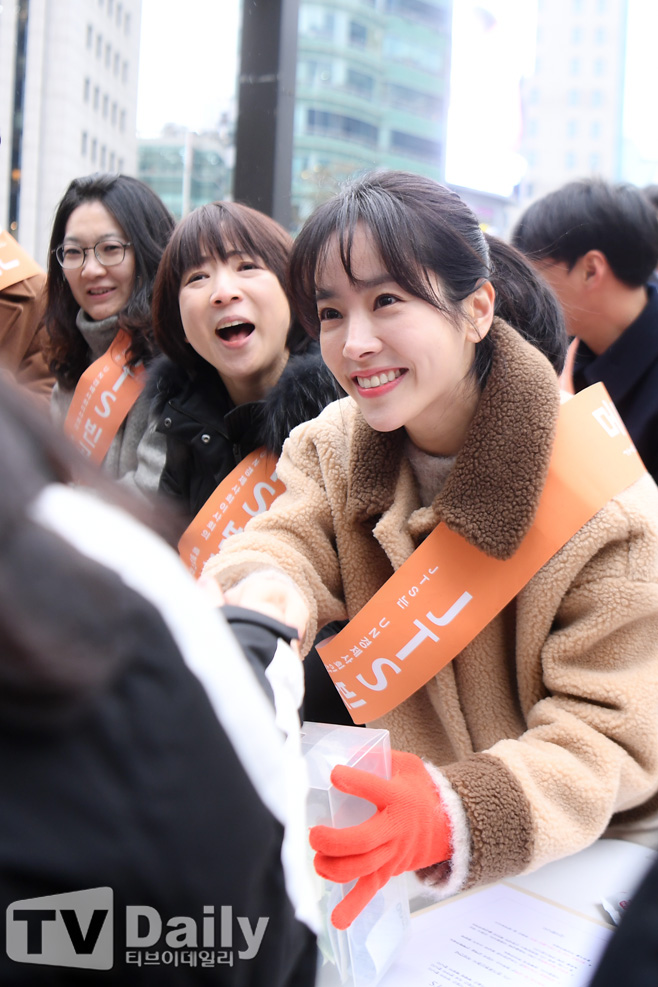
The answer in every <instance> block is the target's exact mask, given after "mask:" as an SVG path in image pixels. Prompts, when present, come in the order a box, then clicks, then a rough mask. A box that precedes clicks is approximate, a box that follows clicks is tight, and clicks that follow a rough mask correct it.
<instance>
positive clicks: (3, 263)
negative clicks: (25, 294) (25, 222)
mask: <svg viewBox="0 0 658 987" xmlns="http://www.w3.org/2000/svg"><path fill="white" fill-rule="evenodd" d="M35 274H43V268H41V267H39V265H38V264H37V262H36V261H35V260H32V258H31V257H30V255H29V254H28V253H26V252H25V250H23V248H22V247H21V245H20V243H17V242H16V240H14V238H13V236H12V235H11V233H7V231H6V230H2V231H0V291H3V290H4V289H5V288H10V287H11V286H12V285H13V284H18V282H19V281H26V280H27V279H28V278H32V277H34V275H35Z"/></svg>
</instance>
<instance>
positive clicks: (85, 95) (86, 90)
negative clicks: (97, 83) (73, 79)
mask: <svg viewBox="0 0 658 987" xmlns="http://www.w3.org/2000/svg"><path fill="white" fill-rule="evenodd" d="M90 92H91V80H90V78H89V76H87V78H86V79H85V82H84V87H83V90H82V98H83V99H84V101H85V103H88V102H89V93H90Z"/></svg>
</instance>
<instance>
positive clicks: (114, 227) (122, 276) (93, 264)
mask: <svg viewBox="0 0 658 987" xmlns="http://www.w3.org/2000/svg"><path fill="white" fill-rule="evenodd" d="M100 240H117V241H119V242H121V243H127V241H128V237H127V236H126V234H125V232H124V230H123V228H122V227H121V226H120V225H119V223H117V221H116V219H115V218H114V216H113V215H112V213H111V212H109V210H107V209H106V208H105V206H104V205H103V203H102V202H100V201H98V200H93V201H91V202H83V203H82V205H80V206H78V207H77V208H76V209H74V210H73V212H72V213H71V215H70V216H69V218H68V222H67V224H66V230H65V232H64V243H65V244H66V243H69V244H72V245H73V244H74V245H75V246H77V247H93V246H94V245H95V244H97V243H98V242H99V241H100ZM64 277H65V278H66V280H67V282H68V286H69V288H70V289H71V294H72V295H73V297H74V298H75V300H76V302H77V303H78V305H79V306H80V308H81V309H82V310H83V311H84V312H86V313H87V315H88V316H89V318H90V319H93V320H94V321H95V322H98V321H99V320H101V319H107V318H109V317H110V316H112V315H118V314H119V312H120V311H121V310H122V309H123V308H125V306H126V305H127V304H128V302H129V301H130V296H131V295H132V293H133V287H134V284H135V254H134V252H133V249H132V247H128V248H127V249H126V252H125V256H124V258H123V260H122V261H121V263H120V264H116V265H113V266H111V267H103V265H102V264H101V263H100V262H99V261H98V259H97V257H96V255H95V254H94V251H93V250H87V252H86V253H85V261H84V264H83V265H82V267H78V268H76V269H75V270H72V271H64Z"/></svg>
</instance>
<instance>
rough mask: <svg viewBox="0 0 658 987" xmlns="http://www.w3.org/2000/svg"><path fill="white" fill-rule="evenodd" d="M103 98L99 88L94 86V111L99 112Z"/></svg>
mask: <svg viewBox="0 0 658 987" xmlns="http://www.w3.org/2000/svg"><path fill="white" fill-rule="evenodd" d="M100 98H101V91H100V88H99V86H94V109H95V110H97V109H98V106H99V103H100Z"/></svg>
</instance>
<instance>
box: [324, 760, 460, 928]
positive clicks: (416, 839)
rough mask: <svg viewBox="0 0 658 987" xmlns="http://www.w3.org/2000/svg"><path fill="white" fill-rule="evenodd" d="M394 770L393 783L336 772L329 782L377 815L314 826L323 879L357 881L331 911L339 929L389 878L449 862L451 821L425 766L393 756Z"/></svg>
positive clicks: (359, 773)
mask: <svg viewBox="0 0 658 987" xmlns="http://www.w3.org/2000/svg"><path fill="white" fill-rule="evenodd" d="M392 766H393V770H392V777H391V778H390V779H387V778H380V777H378V776H377V775H373V774H370V772H368V771H361V770H360V769H359V768H350V767H346V766H345V765H338V766H337V767H335V768H334V769H333V771H332V772H331V781H332V782H333V784H334V785H335V786H336V788H338V789H340V791H341V792H346V793H347V794H348V795H358V796H360V797H361V798H364V799H367V801H368V802H372V803H373V804H374V805H376V806H377V812H376V813H375V815H374V816H371V817H370V819H366V821H365V822H362V823H360V824H359V825H358V826H346V827H345V828H344V829H335V828H334V827H333V826H314V827H313V828H312V829H311V831H310V837H309V838H310V843H311V846H312V848H313V849H314V850H316V851H317V853H316V855H315V861H314V863H315V869H316V871H317V873H318V874H319V875H320V877H325V878H328V879H329V880H330V881H336V882H337V883H338V884H347V883H348V882H349V881H353V880H354V879H355V878H358V880H357V883H356V884H355V886H354V887H353V888H352V890H351V891H350V892H349V893H348V894H347V895H346V896H345V898H343V900H342V901H341V903H340V904H339V905H337V906H336V908H334V910H333V912H332V915H331V921H332V924H333V925H334V926H335V928H337V929H346V928H347V927H348V926H349V925H351V924H352V922H353V921H354V919H355V918H356V917H357V915H358V914H359V912H361V911H362V910H363V909H364V908H365V906H366V905H367V904H368V902H369V901H370V900H371V898H373V897H374V896H375V894H376V893H377V891H379V889H380V888H382V887H383V886H384V885H385V884H386V882H387V881H388V879H389V878H390V877H393V876H394V875H395V874H402V873H404V872H405V871H409V870H419V869H420V868H422V867H430V866H432V865H433V864H437V863H440V862H441V861H443V860H449V859H450V856H451V835H452V832H451V827H450V820H449V819H448V816H447V814H446V812H445V811H444V809H443V805H442V803H441V798H440V796H439V793H438V791H437V788H436V786H435V784H434V782H433V781H432V779H431V777H430V775H429V773H428V771H427V769H426V768H425V765H424V764H423V762H422V761H421V759H420V758H419V757H416V755H415V754H407V753H403V752H401V751H393V752H392Z"/></svg>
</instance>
